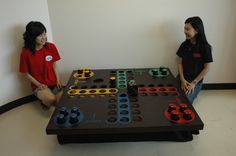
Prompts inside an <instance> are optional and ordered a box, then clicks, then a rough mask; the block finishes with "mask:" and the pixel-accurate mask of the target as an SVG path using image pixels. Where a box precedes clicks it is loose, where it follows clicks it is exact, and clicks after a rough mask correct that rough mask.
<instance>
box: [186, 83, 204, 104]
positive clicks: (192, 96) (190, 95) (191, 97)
mask: <svg viewBox="0 0 236 156" xmlns="http://www.w3.org/2000/svg"><path fill="white" fill-rule="evenodd" d="M201 90H202V82H200V83H198V84H196V86H195V88H194V91H193V92H191V93H188V94H186V96H187V98H188V100H189V102H190V103H191V104H192V103H193V101H194V99H195V98H196V97H197V95H198V93H199V92H200V91H201Z"/></svg>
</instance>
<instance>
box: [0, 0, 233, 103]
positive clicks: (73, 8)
mask: <svg viewBox="0 0 236 156" xmlns="http://www.w3.org/2000/svg"><path fill="white" fill-rule="evenodd" d="M213 3H214V5H213ZM235 6H236V1H234V0H198V1H190V0H178V1H174V0H173V1H170V0H68V1H64V0H20V1H14V0H0V86H1V91H0V106H1V105H3V104H6V103H8V102H11V101H13V100H16V99H18V98H21V97H24V96H26V95H29V94H31V89H30V86H29V82H28V81H26V80H25V79H24V78H23V77H22V75H20V74H19V73H18V65H19V55H20V49H21V48H22V46H23V39H22V34H23V32H24V29H25V25H26V24H27V23H28V22H29V21H31V20H38V21H41V22H43V23H44V24H45V26H46V27H47V30H48V39H49V41H52V31H51V25H50V23H51V24H52V30H53V38H54V41H55V43H56V44H57V46H58V49H59V50H60V52H61V56H62V58H63V60H62V61H60V62H59V66H60V73H61V75H62V78H63V82H64V83H65V82H66V81H67V79H68V78H69V75H70V73H71V71H72V70H73V69H77V68H78V67H87V66H89V67H91V68H129V67H130V68H133V67H136V68H138V67H158V66H160V65H164V66H168V67H170V68H171V69H172V71H173V72H174V73H176V69H177V68H176V67H175V62H174V59H175V52H176V50H177V48H178V46H179V44H180V43H181V42H182V41H183V40H184V34H183V22H184V20H185V19H186V18H187V17H189V16H193V15H199V16H200V17H202V19H203V21H204V23H205V29H206V35H207V37H208V40H209V42H210V43H211V44H212V46H213V55H214V63H213V64H212V68H211V71H210V73H209V74H208V76H207V77H206V81H205V82H207V83H230V82H234V83H235V80H236V70H235V69H234V66H235V65H236V63H235V61H234V59H235V58H236V53H235V50H234V49H235V43H236V42H235V41H236V39H235V36H236V11H235V10H234V7H235ZM48 9H49V11H48ZM49 13H50V18H49ZM50 19H51V20H50Z"/></svg>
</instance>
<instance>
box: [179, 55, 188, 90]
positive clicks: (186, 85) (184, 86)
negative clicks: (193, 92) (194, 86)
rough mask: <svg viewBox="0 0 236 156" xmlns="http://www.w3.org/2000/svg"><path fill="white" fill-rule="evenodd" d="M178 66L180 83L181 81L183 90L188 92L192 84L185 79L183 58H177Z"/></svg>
mask: <svg viewBox="0 0 236 156" xmlns="http://www.w3.org/2000/svg"><path fill="white" fill-rule="evenodd" d="M177 65H178V71H179V76H180V81H181V88H182V89H183V90H184V91H185V92H186V91H187V89H188V86H189V85H190V83H189V82H188V81H187V80H185V78H184V70H183V65H182V58H181V57H178V58H177Z"/></svg>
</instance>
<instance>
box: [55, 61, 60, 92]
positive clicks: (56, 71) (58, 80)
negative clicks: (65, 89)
mask: <svg viewBox="0 0 236 156" xmlns="http://www.w3.org/2000/svg"><path fill="white" fill-rule="evenodd" d="M53 69H54V72H55V74H56V78H57V87H58V88H59V89H60V88H61V82H60V77H59V73H58V68H57V64H56V62H54V63H53Z"/></svg>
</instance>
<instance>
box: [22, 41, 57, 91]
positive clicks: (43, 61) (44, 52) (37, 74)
mask: <svg viewBox="0 0 236 156" xmlns="http://www.w3.org/2000/svg"><path fill="white" fill-rule="evenodd" d="M60 59H61V58H60V55H59V53H58V50H57V48H56V46H55V45H54V44H53V43H46V46H44V47H43V48H42V49H40V50H38V51H36V53H35V54H34V55H33V54H32V53H31V51H30V49H28V48H24V49H23V50H22V52H21V56H20V72H21V73H29V74H30V75H32V76H33V77H34V78H35V79H36V80H37V81H39V82H40V83H42V84H46V85H47V86H54V85H56V84H57V78H56V74H55V71H54V68H53V64H54V62H56V61H57V60H60ZM31 87H32V89H33V90H35V88H37V87H36V86H35V85H34V84H33V83H31Z"/></svg>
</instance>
